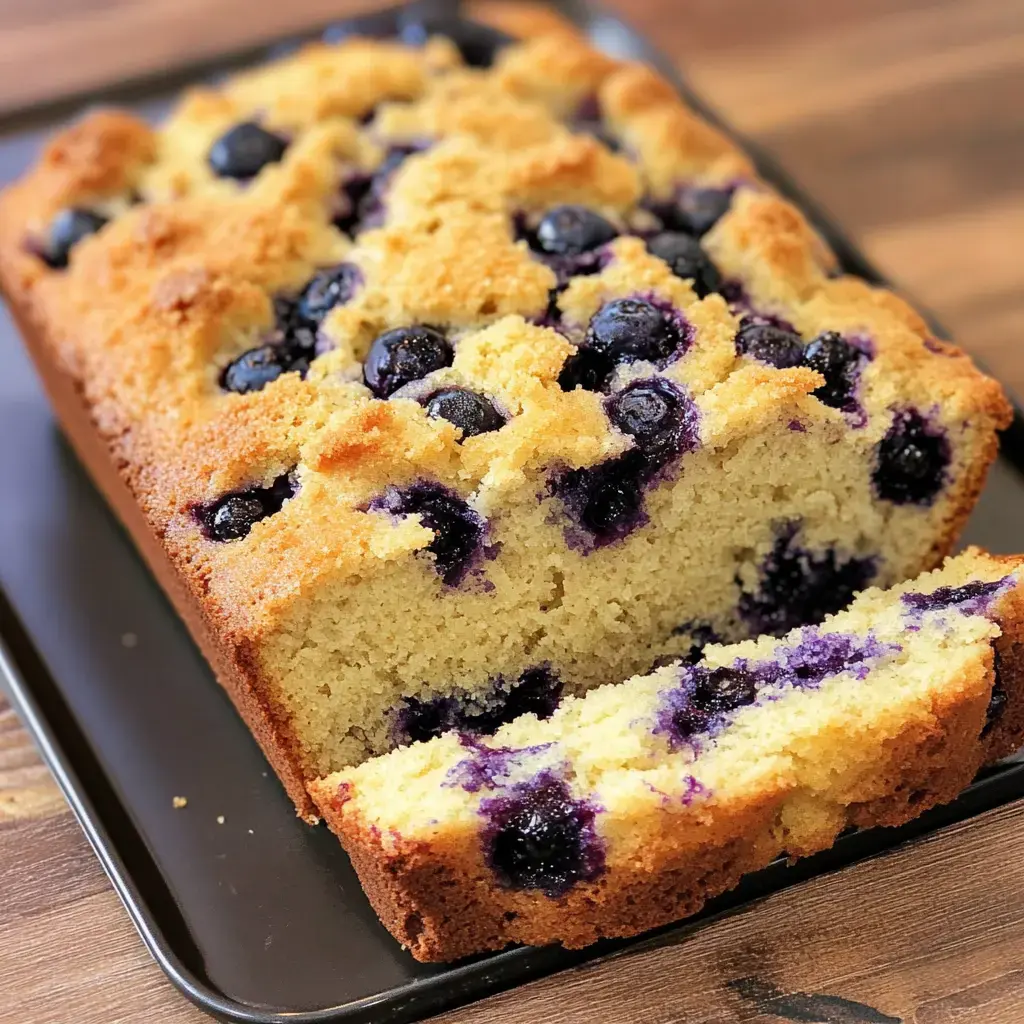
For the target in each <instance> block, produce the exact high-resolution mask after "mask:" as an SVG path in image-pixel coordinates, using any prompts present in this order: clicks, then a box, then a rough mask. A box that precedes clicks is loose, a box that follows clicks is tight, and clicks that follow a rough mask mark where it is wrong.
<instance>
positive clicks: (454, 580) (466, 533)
mask: <svg viewBox="0 0 1024 1024" xmlns="http://www.w3.org/2000/svg"><path fill="white" fill-rule="evenodd" d="M367 510H368V511H385V512H390V513H391V514H392V515H400V516H407V515H418V516H419V517H420V521H421V522H422V523H423V525H424V526H425V527H426V528H427V529H428V530H431V531H432V532H433V534H434V539H433V540H432V541H431V542H430V544H428V545H427V550H428V551H429V552H430V553H431V554H433V556H434V566H435V568H436V570H437V573H438V575H439V576H440V577H441V579H442V580H443V581H444V583H445V584H446V585H447V586H451V587H454V586H458V584H459V583H461V582H462V581H463V580H464V579H465V577H466V576H467V575H468V573H469V571H470V569H472V568H473V565H474V563H475V562H476V561H478V560H479V558H480V557H481V555H482V552H483V540H484V534H485V532H486V523H485V522H484V519H483V517H482V516H480V514H479V513H477V512H475V511H474V510H473V509H472V508H470V506H469V505H468V504H467V503H466V502H465V501H464V500H463V499H462V498H460V497H459V496H458V495H457V494H454V493H452V492H451V491H449V490H447V489H446V488H444V487H442V486H441V485H440V484H434V483H422V484H414V485H413V486H412V487H409V488H406V489H405V490H399V489H398V488H397V487H389V488H388V490H387V491H386V492H385V493H384V495H383V496H382V497H380V498H376V499H374V500H373V501H371V502H370V504H369V505H368V506H367Z"/></svg>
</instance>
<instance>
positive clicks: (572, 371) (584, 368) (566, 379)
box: [558, 345, 615, 391]
mask: <svg viewBox="0 0 1024 1024" xmlns="http://www.w3.org/2000/svg"><path fill="white" fill-rule="evenodd" d="M614 369H615V360H614V359H612V357H611V356H609V355H608V354H607V353H605V352H598V351H597V350H596V349H592V348H588V347H587V346H586V345H582V346H580V348H579V349H578V350H577V351H576V352H575V353H574V354H573V355H571V356H569V358H568V359H566V361H565V363H564V364H563V365H562V370H561V372H560V373H559V375H558V386H559V387H560V388H561V389H562V390H563V391H574V390H575V389H576V388H583V390H584V391H601V390H602V389H603V388H604V386H605V384H607V382H608V378H609V377H610V376H611V375H612V371H613V370H614Z"/></svg>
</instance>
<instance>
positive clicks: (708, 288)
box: [647, 231, 722, 299]
mask: <svg viewBox="0 0 1024 1024" xmlns="http://www.w3.org/2000/svg"><path fill="white" fill-rule="evenodd" d="M647 251H648V252H650V254H651V255H652V256H657V257H658V259H660V260H664V261H665V262H666V263H667V264H668V265H669V269H670V270H671V271H672V273H673V274H675V275H676V277H682V278H685V279H686V280H688V281H692V282H693V290H694V291H695V292H696V293H697V296H698V298H701V299H702V298H704V296H705V295H710V294H711V293H712V292H717V291H718V289H719V288H721V286H722V275H721V274H720V273H719V272H718V267H716V266H715V264H714V263H713V262H712V261H711V257H710V256H708V254H707V253H706V252H705V251H704V249H703V247H702V246H701V244H700V242H698V241H697V239H696V238H693V237H692V236H691V235H684V234H681V233H679V232H675V231H663V232H662V233H661V234H660V235H655V236H654V237H653V238H651V239H650V240H649V241H648V242H647Z"/></svg>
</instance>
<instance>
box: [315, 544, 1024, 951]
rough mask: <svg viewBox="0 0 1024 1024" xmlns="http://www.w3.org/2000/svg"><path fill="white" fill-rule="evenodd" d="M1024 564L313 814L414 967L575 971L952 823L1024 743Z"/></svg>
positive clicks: (532, 729)
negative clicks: (551, 963) (644, 935)
mask: <svg viewBox="0 0 1024 1024" xmlns="http://www.w3.org/2000/svg"><path fill="white" fill-rule="evenodd" d="M1022 581H1024V558H1021V557H1016V558H997V557H993V556H990V555H987V554H985V553H984V552H981V551H978V550H976V549H972V550H970V551H968V552H966V553H964V554H962V555H960V556H958V557H956V558H953V559H950V560H949V561H947V563H946V564H945V566H944V567H943V568H942V569H940V570H937V571H935V572H932V573H929V574H927V575H924V576H922V577H920V578H919V579H918V580H916V581H915V582H913V583H909V584H903V585H901V586H897V587H895V588H893V589H891V590H888V591H881V590H868V591H865V592H864V593H863V594H861V595H860V596H859V597H858V598H857V599H856V601H855V602H854V603H853V604H852V605H851V606H850V608H848V609H847V610H846V611H844V612H841V613H839V614H836V615H834V616H831V617H829V618H828V619H826V620H825V621H824V622H823V623H822V624H821V625H820V626H814V627H804V628H801V629H797V630H794V631H793V632H791V633H789V634H787V635H786V636H784V637H782V638H781V639H778V638H773V637H761V638H759V639H757V640H750V641H745V642H743V643H739V644H733V645H730V646H722V645H712V646H709V647H707V648H705V650H704V653H703V657H702V658H701V659H700V660H699V661H698V662H697V663H696V664H687V663H685V662H679V663H675V664H672V665H668V666H665V667H662V668H659V669H657V670H656V671H654V672H652V673H651V674H650V675H646V676H637V677H634V678H632V679H630V680H628V681H627V682H625V683H621V684H617V685H609V686H604V687H601V688H598V689H596V690H594V691H591V692H590V693H589V694H587V695H586V696H585V697H582V698H570V699H568V700H566V701H565V702H564V703H563V704H562V705H561V707H560V708H559V709H558V710H557V711H556V712H555V714H554V715H553V716H552V717H550V718H549V719H548V720H546V721H539V720H538V719H537V718H536V717H534V716H533V715H525V716H523V717H522V718H519V719H517V720H516V721H514V722H512V723H511V724H509V725H506V726H504V727H503V728H502V729H500V730H499V731H498V732H497V733H496V734H495V735H494V736H492V737H489V738H480V737H467V736H465V735H459V734H457V733H448V734H446V735H444V736H442V737H440V738H438V739H434V740H431V741H430V742H427V743H418V744H414V745H412V746H408V747H404V748H401V749H399V750H395V751H393V752H392V753H390V754H388V755H386V756H383V757H379V758H376V759H373V760H371V761H368V762H366V763H364V764H362V765H361V766H359V767H357V768H353V769H349V770H346V771H343V772H338V773H335V774H333V775H331V776H329V777H327V778H324V779H322V780H320V781H318V782H316V783H315V784H313V786H312V787H311V793H312V796H313V798H314V799H315V801H316V802H317V804H318V806H319V807H320V810H321V811H322V813H323V814H324V816H325V817H326V819H327V821H328V823H329V824H330V826H331V828H332V829H333V830H334V831H335V832H336V833H337V834H338V836H339V837H340V839H341V841H342V843H343V845H344V846H345V848H346V850H347V851H348V853H349V855H350V856H351V858H352V861H353V863H354V865H355V867H356V870H357V871H358V873H359V876H360V880H361V881H362V884H363V886H364V888H365V889H366V892H367V894H368V895H369V897H370V900H371V902H372V903H373V905H374V907H375V909H376V910H377V913H378V914H379V915H380V917H381V919H382V920H383V922H384V923H385V925H386V926H387V927H388V929H389V930H390V931H391V932H392V934H393V935H394V936H395V937H396V938H397V939H398V940H399V941H400V942H402V943H403V944H404V945H406V946H408V947H409V949H410V950H411V952H412V954H413V955H414V956H415V957H416V958H417V959H420V960H451V959H455V958H458V957H462V956H466V955H468V954H471V953H476V952H479V951H482V950H490V949H500V948H501V947H503V946H505V945H506V944H508V943H511V942H523V943H530V944H546V943H551V942H561V943H563V944H565V945H566V946H570V947H578V946H583V945H586V944H588V943H591V942H594V941H596V940H597V939H600V938H604V937H611V936H628V935H633V934H636V933H638V932H642V931H645V930H647V929H649V928H653V927H656V926H658V925H663V924H666V923H668V922H671V921H675V920H677V919H680V918H683V917H686V916H688V915H690V914H693V913H695V912H696V911H697V910H699V909H700V908H701V906H702V905H703V904H704V903H705V901H706V900H708V899H709V898H710V897H712V896H715V895H717V894H719V893H721V892H723V891H725V890H726V889H729V888H731V887H732V886H734V885H736V883H737V882H738V881H739V880H740V878H741V877H742V876H743V875H744V874H746V873H747V872H750V871H754V870H757V869H758V868H761V867H764V866H765V865H767V864H768V863H770V862H771V861H772V860H774V859H775V858H776V857H778V856H780V855H787V856H790V857H799V856H804V855H807V854H810V853H813V852H815V851H818V850H821V849H824V848H826V847H828V846H830V845H831V844H832V843H833V841H834V840H835V838H836V836H837V835H838V834H839V833H840V832H841V831H842V830H843V829H845V828H847V827H848V826H851V825H853V826H860V827H866V826H874V825H898V824H901V823H903V822H906V821H908V820H910V819H911V818H914V817H916V816H917V815H919V814H920V813H921V812H922V811H924V810H926V809H927V808H929V807H932V806H934V805H935V804H939V803H942V802H945V801H949V800H952V799H953V798H954V797H955V796H956V795H957V794H958V793H959V792H960V791H961V790H962V789H963V788H964V787H965V786H966V785H967V784H968V783H970V781H971V780H972V779H973V778H974V775H975V773H976V772H977V771H978V769H979V768H980V767H981V766H982V765H983V764H985V763H986V762H991V761H993V760H995V759H998V758H999V757H1002V756H1005V755H1006V754H1008V753H1009V752H1011V751H1012V750H1013V749H1015V748H1016V747H1017V746H1018V745H1019V744H1020V743H1021V741H1022V738H1024V696H1022V693H1021V689H1022V684H1021V675H1022V669H1024V662H1022V658H1024V655H1022V646H1021V645H1022V637H1024V593H1022Z"/></svg>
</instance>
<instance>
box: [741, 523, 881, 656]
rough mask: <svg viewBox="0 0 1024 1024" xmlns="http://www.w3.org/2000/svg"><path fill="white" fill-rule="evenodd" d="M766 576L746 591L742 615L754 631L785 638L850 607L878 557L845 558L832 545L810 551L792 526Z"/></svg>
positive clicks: (772, 556)
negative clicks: (799, 539)
mask: <svg viewBox="0 0 1024 1024" xmlns="http://www.w3.org/2000/svg"><path fill="white" fill-rule="evenodd" d="M760 576H761V581H760V585H759V587H758V590H757V592H756V593H753V594H750V593H742V594H741V595H740V599H739V613H740V617H741V618H742V619H743V621H744V622H746V623H747V625H748V626H749V627H750V631H751V633H752V634H759V633H770V634H771V635H772V636H782V635H783V634H784V633H788V632H789V630H791V629H794V628H796V627H797V626H804V625H807V624H808V623H812V622H820V621H821V620H822V619H823V618H824V617H825V616H826V615H831V614H833V613H834V612H838V611H841V610H842V609H843V608H845V607H846V606H847V605H848V604H849V603H850V601H852V600H853V597H854V595H855V594H856V593H857V592H858V591H859V590H863V589H864V588H865V587H867V586H869V585H870V584H871V581H872V580H873V579H874V576H875V559H873V558H847V559H842V558H841V557H840V556H839V555H838V554H837V553H836V552H835V551H834V550H832V549H826V550H824V551H822V552H820V553H819V552H812V551H808V550H805V549H803V548H801V547H799V545H797V543H796V529H795V527H793V526H789V527H787V528H786V529H784V530H783V531H782V532H781V533H780V534H779V536H778V537H777V538H776V541H775V544H774V545H773V547H772V550H771V551H770V552H769V554H768V556H767V558H766V559H765V561H764V562H763V564H762V565H761V569H760ZM737 582H739V581H738V580H737Z"/></svg>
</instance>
